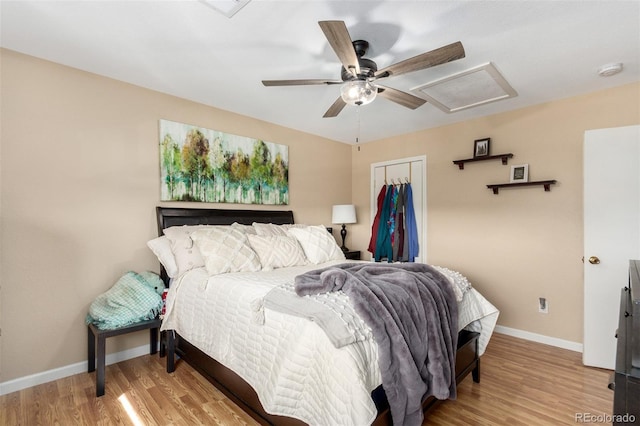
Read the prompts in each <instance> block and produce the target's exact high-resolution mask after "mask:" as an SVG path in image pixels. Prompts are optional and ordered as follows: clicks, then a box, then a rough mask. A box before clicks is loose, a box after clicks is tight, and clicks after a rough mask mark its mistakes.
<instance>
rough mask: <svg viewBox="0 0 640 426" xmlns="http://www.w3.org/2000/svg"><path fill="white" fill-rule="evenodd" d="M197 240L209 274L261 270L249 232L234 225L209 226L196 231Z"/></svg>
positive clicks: (194, 237)
mask: <svg viewBox="0 0 640 426" xmlns="http://www.w3.org/2000/svg"><path fill="white" fill-rule="evenodd" d="M191 239H193V241H195V243H196V245H197V247H198V249H199V250H200V254H201V255H202V258H203V259H204V266H205V268H207V272H209V275H218V274H224V273H227V272H242V271H247V272H255V271H259V270H260V267H261V265H260V260H259V259H258V255H257V254H256V253H255V252H254V251H253V249H252V248H251V246H249V244H248V241H247V234H245V233H244V232H242V231H239V230H238V229H236V228H234V227H233V226H208V227H206V228H201V229H198V230H196V231H194V232H193V233H192V234H191Z"/></svg>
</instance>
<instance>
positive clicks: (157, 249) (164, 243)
mask: <svg viewBox="0 0 640 426" xmlns="http://www.w3.org/2000/svg"><path fill="white" fill-rule="evenodd" d="M147 246H148V247H149V248H150V249H151V251H152V252H153V254H155V255H156V257H157V258H158V261H159V262H160V263H161V264H162V266H164V270H165V271H166V272H167V275H168V276H169V278H175V277H177V276H178V265H177V264H176V258H175V257H174V255H173V252H172V251H171V241H170V240H169V238H167V237H166V236H165V235H163V236H162V237H158V238H154V239H153V240H150V241H147Z"/></svg>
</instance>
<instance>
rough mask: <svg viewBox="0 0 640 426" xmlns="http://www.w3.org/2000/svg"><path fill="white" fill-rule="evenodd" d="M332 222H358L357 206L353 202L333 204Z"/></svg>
mask: <svg viewBox="0 0 640 426" xmlns="http://www.w3.org/2000/svg"><path fill="white" fill-rule="evenodd" d="M331 222H332V223H334V224H345V223H356V206H354V205H353V204H338V205H335V206H333V215H332V216H331Z"/></svg>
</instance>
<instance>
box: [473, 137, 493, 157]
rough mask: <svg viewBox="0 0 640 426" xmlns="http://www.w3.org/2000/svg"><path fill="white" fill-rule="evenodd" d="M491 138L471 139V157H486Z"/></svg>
mask: <svg viewBox="0 0 640 426" xmlns="http://www.w3.org/2000/svg"><path fill="white" fill-rule="evenodd" d="M490 143H491V138H483V139H476V140H475V141H473V158H480V157H487V156H488V155H489V144H490Z"/></svg>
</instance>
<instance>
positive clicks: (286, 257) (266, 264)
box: [247, 235, 308, 271]
mask: <svg viewBox="0 0 640 426" xmlns="http://www.w3.org/2000/svg"><path fill="white" fill-rule="evenodd" d="M247 238H249V244H251V247H252V248H253V250H254V251H255V252H256V253H257V254H258V257H259V258H260V263H261V264H262V270H263V271H270V270H272V269H277V268H286V267H289V266H297V265H306V264H307V263H308V262H307V258H306V257H305V255H304V252H303V251H302V247H300V244H299V243H298V240H296V238H295V237H293V236H288V235H287V236H282V235H272V236H269V237H263V236H260V235H247Z"/></svg>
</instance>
